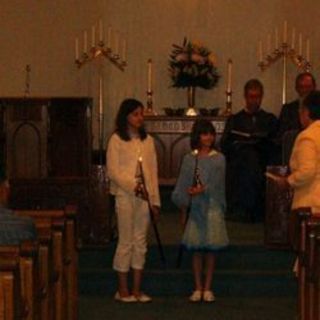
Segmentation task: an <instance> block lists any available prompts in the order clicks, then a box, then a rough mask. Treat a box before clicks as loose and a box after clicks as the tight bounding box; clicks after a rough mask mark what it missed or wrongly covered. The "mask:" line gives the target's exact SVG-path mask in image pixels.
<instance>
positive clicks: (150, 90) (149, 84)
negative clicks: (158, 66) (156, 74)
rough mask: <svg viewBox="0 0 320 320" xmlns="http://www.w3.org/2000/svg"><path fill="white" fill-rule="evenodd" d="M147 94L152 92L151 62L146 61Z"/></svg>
mask: <svg viewBox="0 0 320 320" xmlns="http://www.w3.org/2000/svg"><path fill="white" fill-rule="evenodd" d="M148 92H152V60H151V59H149V60H148Z"/></svg>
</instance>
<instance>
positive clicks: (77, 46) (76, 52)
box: [74, 38, 79, 60]
mask: <svg viewBox="0 0 320 320" xmlns="http://www.w3.org/2000/svg"><path fill="white" fill-rule="evenodd" d="M74 49H75V55H76V60H79V39H78V38H76V40H75V48H74Z"/></svg>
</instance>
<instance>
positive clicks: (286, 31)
mask: <svg viewBox="0 0 320 320" xmlns="http://www.w3.org/2000/svg"><path fill="white" fill-rule="evenodd" d="M287 35H288V22H287V20H285V21H284V23H283V43H287Z"/></svg>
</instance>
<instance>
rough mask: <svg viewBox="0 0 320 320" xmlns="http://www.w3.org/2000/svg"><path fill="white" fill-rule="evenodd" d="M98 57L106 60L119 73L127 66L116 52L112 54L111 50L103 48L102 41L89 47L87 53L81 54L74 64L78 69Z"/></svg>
mask: <svg viewBox="0 0 320 320" xmlns="http://www.w3.org/2000/svg"><path fill="white" fill-rule="evenodd" d="M98 57H105V58H107V59H108V60H109V61H110V62H111V63H112V64H113V65H115V66H116V67H117V68H118V69H120V70H121V71H124V69H125V67H126V66H127V62H126V61H125V58H124V57H121V56H120V54H119V53H118V52H113V50H112V48H109V47H107V48H106V47H105V43H104V42H103V41H99V43H98V45H96V46H94V47H91V49H90V51H89V53H87V52H83V53H82V55H81V58H76V59H75V64H76V65H77V67H78V68H81V67H82V66H83V65H85V64H87V63H88V62H90V61H93V60H95V59H96V58H98Z"/></svg>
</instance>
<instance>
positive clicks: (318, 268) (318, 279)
mask: <svg viewBox="0 0 320 320" xmlns="http://www.w3.org/2000/svg"><path fill="white" fill-rule="evenodd" d="M315 254H316V259H315V264H314V268H315V317H314V318H315V320H320V234H317V236H316V248H315Z"/></svg>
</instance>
